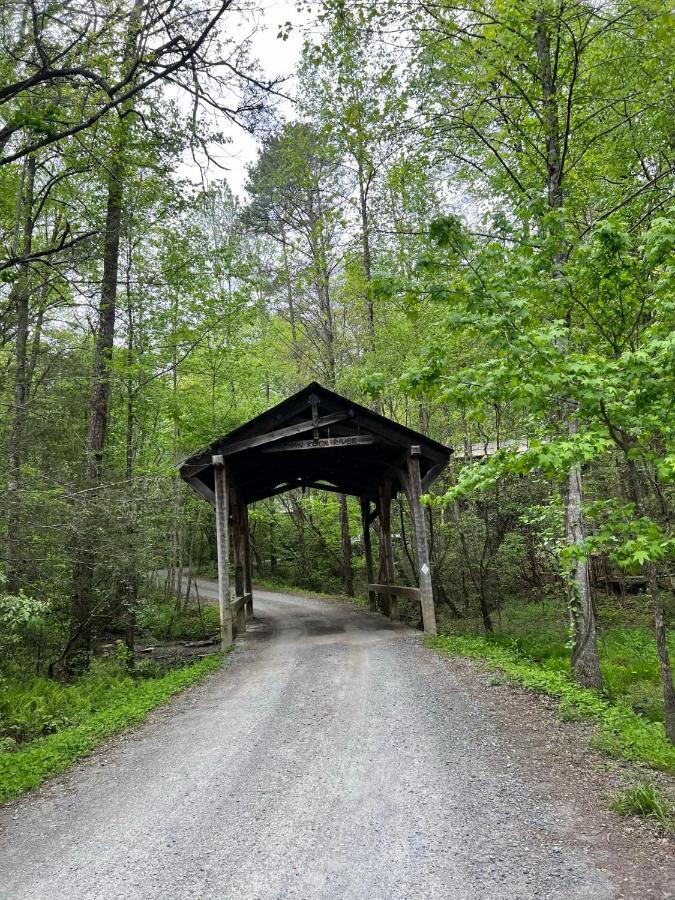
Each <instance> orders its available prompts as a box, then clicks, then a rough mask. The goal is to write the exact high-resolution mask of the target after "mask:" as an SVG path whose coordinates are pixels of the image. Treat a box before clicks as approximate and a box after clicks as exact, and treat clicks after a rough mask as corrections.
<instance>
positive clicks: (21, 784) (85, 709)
mask: <svg viewBox="0 0 675 900" xmlns="http://www.w3.org/2000/svg"><path fill="white" fill-rule="evenodd" d="M221 664H222V656H221V655H214V656H208V657H206V658H205V659H202V660H200V661H199V662H196V663H192V664H190V665H186V666H183V667H182V668H178V669H174V670H173V671H171V672H169V673H168V674H166V675H163V676H162V677H161V678H152V679H146V680H134V679H132V678H129V677H128V676H121V675H119V674H118V675H117V676H116V677H115V676H114V675H113V674H112V673H111V674H110V675H109V676H107V675H106V676H105V677H103V676H102V674H101V673H100V672H98V673H92V675H91V676H85V678H83V679H81V680H80V681H79V682H76V683H75V684H73V685H54V692H52V693H50V692H49V691H46V692H45V697H44V698H43V699H40V694H39V692H36V691H30V692H29V693H30V695H31V696H32V697H33V700H34V705H36V706H38V707H39V708H40V710H41V712H40V714H39V719H40V721H42V720H43V719H44V716H47V717H48V720H49V727H50V728H51V729H52V730H53V731H54V733H52V734H45V735H44V736H43V737H38V738H36V739H35V740H31V741H28V742H27V743H24V744H18V745H17V744H15V742H14V739H13V738H12V736H11V734H9V735H8V736H7V737H6V738H5V739H4V743H5V745H6V746H5V747H4V748H3V749H0V804H2V803H6V802H7V801H8V800H12V799H13V798H15V797H18V796H19V795H20V794H22V793H24V792H25V791H28V790H31V789H33V788H36V787H38V786H39V785H40V784H42V782H43V781H44V780H45V778H48V777H49V776H50V775H55V774H57V773H58V772H62V771H63V770H64V769H66V768H67V767H68V766H69V765H70V764H71V763H73V762H74V761H75V760H76V759H80V758H81V757H83V756H86V755H88V754H89V753H91V751H92V750H93V749H94V748H95V747H96V746H97V745H98V744H100V743H101V742H102V741H104V740H105V739H106V738H108V737H110V736H112V735H113V734H117V733H118V732H120V731H123V730H124V729H125V728H129V727H130V726H132V725H137V724H138V723H139V722H142V721H143V720H144V719H145V717H146V716H147V714H148V713H149V712H150V710H151V709H154V708H155V707H156V706H159V705H160V704H161V703H164V702H165V701H166V700H168V699H169V698H170V697H172V696H173V695H174V694H177V693H179V692H180V691H182V690H184V689H185V688H187V687H189V686H190V685H192V684H196V683H197V682H198V681H201V680H202V679H203V678H204V677H206V675H208V674H209V673H210V672H214V671H215V670H216V669H218V668H219V667H220V666H221ZM40 681H41V682H42V681H46V680H45V679H40ZM47 684H53V683H52V682H47ZM93 685H96V687H93ZM34 687H35V685H34ZM42 687H45V685H42ZM58 691H60V692H61V693H60V694H57V692H58ZM3 693H4V691H3ZM24 694H26V691H25V690H24ZM13 700H14V702H16V701H17V691H15V692H14V695H13ZM4 702H5V699H4V696H3V703H4ZM28 703H29V701H28V700H27V699H26V698H25V697H24V706H26V705H27V704H28ZM6 709H11V707H6ZM7 724H8V720H5V727H7ZM10 727H11V726H10ZM21 727H25V726H21ZM31 727H34V725H33V726H31ZM10 747H16V749H10Z"/></svg>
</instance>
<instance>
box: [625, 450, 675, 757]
mask: <svg viewBox="0 0 675 900" xmlns="http://www.w3.org/2000/svg"><path fill="white" fill-rule="evenodd" d="M624 455H625V458H626V464H627V466H628V474H629V478H630V485H631V493H632V494H633V500H634V502H635V511H636V513H637V514H638V517H640V518H642V517H643V516H644V515H646V513H645V507H644V498H643V494H642V485H641V484H640V476H639V474H638V471H637V467H636V465H635V461H634V460H633V459H631V458H630V456H629V455H628V451H627V450H624ZM645 570H646V572H647V579H648V582H649V593H650V594H651V598H652V609H653V612H654V633H655V637H656V649H657V651H658V654H659V668H660V670H661V685H662V689H663V705H664V722H665V728H666V735H667V737H668V740H669V741H671V743H673V744H675V690H674V689H673V675H672V671H671V668H670V656H669V653H668V644H667V642H666V621H665V615H664V608H663V597H662V595H661V587H660V585H659V577H658V570H657V568H656V564H655V563H654V562H648V563H647V564H646V566H645Z"/></svg>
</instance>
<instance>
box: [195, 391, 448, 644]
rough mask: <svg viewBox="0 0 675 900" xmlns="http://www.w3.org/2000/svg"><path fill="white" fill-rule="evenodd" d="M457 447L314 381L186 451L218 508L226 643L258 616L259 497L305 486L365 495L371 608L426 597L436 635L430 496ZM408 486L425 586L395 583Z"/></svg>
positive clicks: (199, 487)
mask: <svg viewBox="0 0 675 900" xmlns="http://www.w3.org/2000/svg"><path fill="white" fill-rule="evenodd" d="M451 453H452V451H451V450H450V448H448V447H445V446H444V445H443V444H440V443H438V442H437V441H434V440H431V439H430V438H428V437H426V436H425V435H423V434H420V433H418V432H416V431H413V430H412V429H410V428H406V427H405V426H404V425H399V424H398V423H397V422H394V421H392V420H391V419H387V418H386V417H385V416H381V415H379V414H378V413H375V412H373V411H372V410H369V409H367V408H366V407H364V406H360V405H359V404H358V403H354V402H353V401H351V400H348V399H347V398H346V397H342V396H340V395H339V394H336V393H334V392H333V391H330V390H328V389H327V388H325V387H322V385H320V384H318V383H317V382H312V383H311V384H309V385H307V387H305V388H303V389H302V390H301V391H298V393H296V394H293V396H291V397H289V398H288V399H287V400H283V401H282V402H281V403H279V404H278V405H277V406H274V407H272V408H271V409H269V410H267V411H266V412H264V413H261V414H260V415H259V416H256V417H255V418H254V419H251V420H250V421H249V422H246V423H245V424H244V425H241V426H240V427H239V428H236V429H235V430H234V431H231V432H230V433H229V434H227V435H225V436H223V437H220V438H217V439H216V440H214V441H212V443H211V444H209V446H208V447H206V448H204V449H203V450H200V451H199V452H198V453H196V454H194V455H193V456H191V457H189V459H186V460H185V462H184V463H182V465H181V466H180V474H181V477H182V478H183V479H184V480H185V481H186V482H187V483H188V484H189V485H190V486H191V487H192V488H193V489H194V490H195V491H197V492H198V493H199V494H200V495H201V496H202V497H203V498H204V499H205V500H206V501H208V502H209V503H211V504H212V505H213V506H214V507H215V511H216V536H217V545H218V595H219V605H220V624H221V638H222V641H223V645H224V646H227V645H229V644H231V643H232V640H233V638H234V637H235V636H236V634H237V633H238V632H242V631H245V630H246V620H247V618H249V617H250V616H252V615H253V591H252V575H251V546H250V530H249V522H248V506H249V504H250V503H255V502H256V501H258V500H264V499H266V498H267V497H273V496H275V495H276V494H282V493H284V492H285V491H290V490H293V489H294V488H303V487H305V488H314V489H318V490H323V491H333V492H335V493H338V494H346V495H351V496H354V497H357V498H358V499H359V501H360V504H361V517H362V524H363V546H364V552H365V557H366V573H367V578H368V602H369V607H370V609H372V610H375V609H377V604H378V599H379V601H380V603H381V604H382V605H383V607H384V608H386V609H387V610H388V612H389V615H390V617H391V618H393V619H396V618H398V601H397V598H399V597H407V598H411V599H413V600H417V601H418V602H419V603H420V605H421V610H422V622H423V625H424V630H425V631H426V632H427V633H429V634H435V633H436V615H435V611H434V598H433V589H432V580H431V564H430V560H429V547H428V542H427V533H426V525H425V520H424V509H423V506H422V503H421V500H420V498H421V496H422V495H423V494H424V493H425V492H426V490H427V489H428V488H429V487H430V485H431V484H432V483H433V482H434V481H435V480H436V478H438V476H439V475H440V474H441V472H442V471H443V469H444V468H445V466H446V465H447V463H448V460H449V458H450V454H451ZM401 493H402V494H404V495H405V496H406V497H407V499H408V502H409V504H410V511H411V518H412V522H413V530H414V543H415V549H416V555H417V563H418V571H419V585H418V586H404V585H397V584H395V583H394V582H395V573H394V554H393V547H392V540H391V501H392V499H393V498H395V497H396V496H397V495H399V494H401ZM376 520H379V536H380V540H379V559H378V574H377V579H376V578H375V568H374V560H373V551H372V542H371V530H370V529H371V526H372V525H373V523H374V522H375V521H376ZM230 543H231V545H232V553H233V562H234V584H233V585H231V584H230ZM232 587H233V588H234V599H232V597H231V588H232Z"/></svg>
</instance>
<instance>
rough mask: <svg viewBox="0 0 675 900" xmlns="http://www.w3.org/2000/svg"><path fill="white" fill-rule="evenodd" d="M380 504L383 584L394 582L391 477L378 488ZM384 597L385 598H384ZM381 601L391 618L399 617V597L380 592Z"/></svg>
mask: <svg viewBox="0 0 675 900" xmlns="http://www.w3.org/2000/svg"><path fill="white" fill-rule="evenodd" d="M378 500H379V505H380V513H379V518H380V541H381V545H380V581H381V582H382V583H383V584H391V585H393V584H394V581H395V580H396V574H395V572H394V548H393V546H392V543H391V479H389V478H387V479H385V480H384V481H383V482H382V484H381V485H380V487H379V489H378ZM382 598H383V599H382ZM380 603H381V605H382V606H383V607H384V609H386V610H387V612H388V613H389V618H390V619H392V620H397V619H398V618H399V610H398V598H397V597H396V596H395V595H394V594H388V595H382V594H380Z"/></svg>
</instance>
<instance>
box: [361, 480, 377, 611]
mask: <svg viewBox="0 0 675 900" xmlns="http://www.w3.org/2000/svg"><path fill="white" fill-rule="evenodd" d="M361 522H362V526H363V552H364V554H365V557H366V579H367V582H368V584H369V585H370V584H372V582H373V546H372V544H371V541H370V500H367V499H366V498H365V497H361ZM368 609H369V610H370V611H371V612H375V610H376V609H377V596H376V594H375V591H371V590H370V589H369V590H368Z"/></svg>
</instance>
